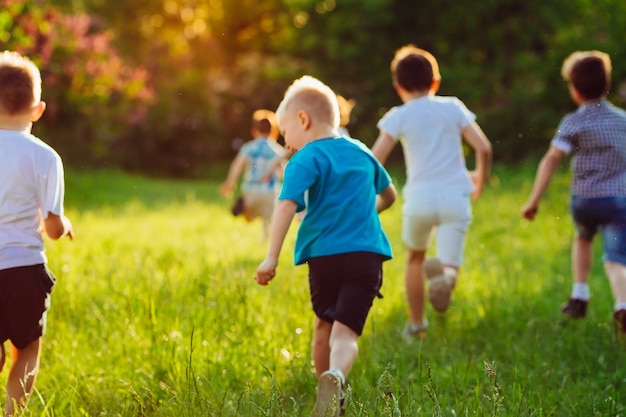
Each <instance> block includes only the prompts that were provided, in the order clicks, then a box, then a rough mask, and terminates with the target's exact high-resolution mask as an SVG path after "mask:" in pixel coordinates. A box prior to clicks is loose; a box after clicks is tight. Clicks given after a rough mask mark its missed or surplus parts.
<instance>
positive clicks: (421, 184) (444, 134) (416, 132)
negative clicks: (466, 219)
mask: <svg viewBox="0 0 626 417" xmlns="http://www.w3.org/2000/svg"><path fill="white" fill-rule="evenodd" d="M475 118H476V116H475V115H474V113H472V112H471V111H470V110H468V109H467V107H466V106H465V105H464V104H463V103H462V102H461V101H460V100H459V99H457V98H456V97H441V96H435V95H427V96H424V97H421V98H417V99H413V100H410V101H408V102H406V103H404V104H402V105H400V106H397V107H394V108H393V109H391V110H390V111H389V112H388V113H387V114H386V115H385V116H384V117H383V118H382V119H381V120H380V121H379V122H378V127H379V128H380V129H382V130H384V131H386V132H388V133H389V134H390V135H391V136H393V137H394V138H399V140H400V142H401V143H402V147H403V150H404V157H405V159H406V167H407V185H406V187H407V188H405V191H406V192H407V193H408V194H411V193H414V192H418V191H424V190H438V189H441V188H442V187H445V188H450V187H454V188H456V189H460V190H461V191H466V192H469V191H471V190H472V189H473V186H472V182H471V180H470V178H469V174H468V172H467V169H466V165H465V159H464V156H463V148H462V145H461V140H462V136H461V130H462V129H463V128H464V127H465V126H467V125H468V124H469V123H471V122H473V121H474V120H475Z"/></svg>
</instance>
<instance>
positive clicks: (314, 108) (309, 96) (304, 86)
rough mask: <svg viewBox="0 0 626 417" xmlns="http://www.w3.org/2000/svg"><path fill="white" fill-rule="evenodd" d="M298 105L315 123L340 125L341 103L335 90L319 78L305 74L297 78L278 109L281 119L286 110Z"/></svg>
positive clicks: (277, 113)
mask: <svg viewBox="0 0 626 417" xmlns="http://www.w3.org/2000/svg"><path fill="white" fill-rule="evenodd" d="M294 106H296V107H297V109H298V110H304V111H306V112H307V113H308V114H309V116H310V117H311V120H312V122H313V123H316V122H317V123H325V124H328V125H330V126H332V127H333V128H337V127H339V104H338V102H337V95H336V94H335V93H334V92H333V90H332V89H331V88H330V87H329V86H327V85H326V84H324V83H323V82H321V81H320V80H318V79H317V78H314V77H311V76H310V75H305V76H303V77H300V78H298V79H297V80H295V81H294V82H293V83H292V84H291V85H290V86H289V88H288V89H287V91H286V92H285V97H284V98H283V101H282V102H281V103H280V105H279V106H278V109H277V110H276V116H277V117H278V119H279V120H280V119H281V118H282V116H283V115H284V114H285V111H286V110H287V109H289V108H291V107H294Z"/></svg>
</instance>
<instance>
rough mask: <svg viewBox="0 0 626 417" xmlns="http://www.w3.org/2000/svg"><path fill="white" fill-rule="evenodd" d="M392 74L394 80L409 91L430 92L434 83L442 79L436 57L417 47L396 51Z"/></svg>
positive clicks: (402, 48) (392, 62)
mask: <svg viewBox="0 0 626 417" xmlns="http://www.w3.org/2000/svg"><path fill="white" fill-rule="evenodd" d="M391 74H392V77H393V80H394V81H395V82H396V83H397V84H398V85H400V87H402V88H404V89H405V90H407V91H424V90H428V89H430V87H431V85H432V83H433V81H436V80H440V79H441V74H440V73H439V64H437V60H436V59H435V57H434V56H433V55H432V54H431V53H430V52H428V51H426V50H424V49H421V48H418V47H416V46H415V45H406V46H403V47H401V48H400V49H398V50H397V51H396V54H395V56H394V58H393V60H392V61H391Z"/></svg>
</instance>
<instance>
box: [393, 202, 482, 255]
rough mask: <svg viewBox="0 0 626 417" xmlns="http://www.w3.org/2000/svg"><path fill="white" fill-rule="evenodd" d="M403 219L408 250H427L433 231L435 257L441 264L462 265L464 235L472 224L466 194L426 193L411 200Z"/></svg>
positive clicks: (470, 209)
mask: <svg viewBox="0 0 626 417" xmlns="http://www.w3.org/2000/svg"><path fill="white" fill-rule="evenodd" d="M411 199H412V200H414V201H415V202H416V203H414V204H411V205H410V208H409V205H408V204H405V206H404V208H403V216H402V240H403V241H404V243H405V244H406V245H407V247H408V248H410V249H413V250H418V251H421V250H423V251H425V250H427V249H428V247H429V245H430V243H431V240H432V238H433V231H436V236H435V242H436V245H437V257H438V258H439V259H440V260H441V262H442V263H443V264H444V265H452V266H456V267H459V266H461V265H462V264H463V250H464V247H465V236H466V235H467V231H468V229H469V225H470V224H471V223H472V206H471V203H470V197H469V194H468V193H463V192H454V193H443V192H442V193H441V194H434V193H428V194H426V193H425V194H423V195H419V196H412V198H411Z"/></svg>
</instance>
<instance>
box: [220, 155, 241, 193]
mask: <svg viewBox="0 0 626 417" xmlns="http://www.w3.org/2000/svg"><path fill="white" fill-rule="evenodd" d="M246 162H247V160H246V158H244V157H242V156H240V155H237V156H236V157H235V159H233V162H232V163H231V164H230V168H229V169H228V175H227V176H226V181H224V183H223V184H222V185H221V186H220V192H221V193H222V195H223V196H225V197H230V196H231V195H232V193H233V190H234V189H235V186H236V185H237V181H238V180H239V177H241V173H242V172H243V170H244V168H245V167H246Z"/></svg>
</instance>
